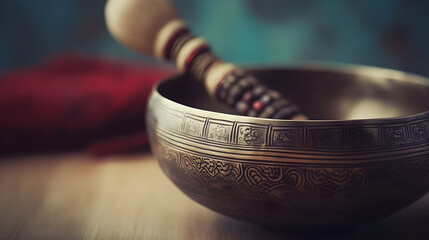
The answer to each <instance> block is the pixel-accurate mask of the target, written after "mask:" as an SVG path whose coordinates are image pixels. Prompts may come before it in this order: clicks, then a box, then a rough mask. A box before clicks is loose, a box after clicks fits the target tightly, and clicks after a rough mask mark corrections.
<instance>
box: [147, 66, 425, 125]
mask: <svg viewBox="0 0 429 240" xmlns="http://www.w3.org/2000/svg"><path fill="white" fill-rule="evenodd" d="M242 68H244V69H246V70H249V71H270V70H304V71H319V72H320V71H324V72H331V73H345V74H354V75H359V76H368V77H371V78H374V79H377V80H376V81H378V80H382V79H393V80H394V81H401V82H409V83H413V84H421V85H424V86H425V87H429V78H426V77H424V76H421V75H417V74H413V73H408V72H403V71H399V70H393V69H388V68H382V67H374V66H367V65H359V64H347V63H329V62H302V63H297V64H288V65H270V66H261V65H258V66H242ZM181 76H185V74H178V75H173V76H170V77H167V78H165V79H163V80H162V81H160V82H157V83H156V84H155V85H154V86H153V88H152V97H151V98H156V99H157V101H161V102H160V103H161V105H163V106H166V105H168V106H169V107H168V108H169V109H175V110H177V109H180V110H181V111H182V112H186V113H191V114H193V115H197V116H208V117H210V118H214V119H228V120H230V121H237V122H251V123H260V124H267V123H271V124H273V123H278V124H280V125H291V126H292V125H293V126H297V125H313V124H314V125H325V124H326V125H332V124H335V125H341V124H345V125H354V124H358V125H360V124H380V123H389V122H403V121H410V120H413V119H422V118H425V117H429V110H427V111H424V112H420V113H416V114H411V115H405V116H397V117H382V118H362V119H342V120H341V119H329V120H328V119H323V120H318V119H308V120H290V119H272V118H260V117H250V116H243V115H237V114H230V113H223V112H216V111H210V110H205V109H199V108H196V107H191V106H187V105H185V104H182V103H179V102H176V101H173V100H172V99H169V98H168V97H166V96H164V95H163V94H161V93H160V91H159V87H160V86H161V85H162V84H165V83H167V82H170V81H173V80H174V79H176V78H178V77H181ZM172 106H173V108H171V107H172ZM426 115H427V116H426Z"/></svg>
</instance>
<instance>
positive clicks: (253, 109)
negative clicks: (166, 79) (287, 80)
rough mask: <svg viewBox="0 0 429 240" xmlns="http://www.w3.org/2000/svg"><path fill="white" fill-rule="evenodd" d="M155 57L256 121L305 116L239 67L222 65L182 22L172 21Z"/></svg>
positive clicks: (162, 34) (159, 38) (160, 38)
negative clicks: (186, 73) (201, 84)
mask: <svg viewBox="0 0 429 240" xmlns="http://www.w3.org/2000/svg"><path fill="white" fill-rule="evenodd" d="M154 52H155V55H156V56H157V57H158V58H160V59H164V60H169V61H172V62H175V63H176V66H177V68H178V69H179V71H181V72H188V73H190V74H191V76H193V77H194V78H195V79H197V80H198V81H201V82H203V83H204V84H205V86H206V89H207V91H208V93H209V94H210V95H211V96H212V97H214V98H216V99H218V100H220V101H221V102H224V103H226V104H227V105H229V106H230V107H232V108H234V109H235V110H236V112H237V113H240V114H242V115H247V116H252V117H263V118H277V119H299V118H301V117H302V116H303V115H302V114H301V113H300V110H299V109H298V108H297V107H296V106H295V105H293V104H291V103H289V102H288V101H287V100H285V99H284V98H283V97H282V96H281V94H280V93H279V92H277V91H274V90H270V89H269V88H267V87H266V86H264V85H263V84H262V83H260V82H259V81H257V80H256V79H255V78H254V77H253V76H251V75H249V74H247V73H245V72H244V71H243V70H241V69H240V68H238V67H236V66H235V65H232V64H228V63H224V62H222V61H221V60H220V59H219V58H218V57H217V56H216V55H215V54H214V53H213V52H212V51H211V50H210V47H209V46H208V45H207V43H206V41H205V40H204V39H203V38H196V37H194V36H193V35H192V34H191V33H190V31H189V30H188V28H187V27H186V24H185V23H184V22H183V21H181V20H172V21H171V22H169V23H167V24H166V25H165V26H164V27H163V28H162V29H161V31H160V32H159V34H158V36H157V39H156V43H155V46H154Z"/></svg>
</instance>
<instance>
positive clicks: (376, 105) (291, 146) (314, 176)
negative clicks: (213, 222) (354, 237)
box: [147, 65, 429, 228]
mask: <svg viewBox="0 0 429 240" xmlns="http://www.w3.org/2000/svg"><path fill="white" fill-rule="evenodd" d="M249 71H250V72H251V73H252V74H254V75H255V76H256V77H257V78H259V79H261V80H262V81H264V82H265V83H266V84H267V85H268V86H270V87H272V88H274V89H277V90H279V91H280V92H282V93H284V95H285V96H287V97H288V99H290V101H292V102H294V103H295V104H296V105H298V106H300V107H301V109H302V111H303V112H304V113H305V114H307V116H309V117H310V119H314V120H305V121H292V120H277V119H264V118H254V117H247V116H239V115H234V114H233V112H231V110H230V109H228V108H225V107H223V106H222V105H220V104H218V103H217V102H215V101H214V100H211V99H210V98H209V97H208V96H207V95H206V93H205V90H204V88H203V86H201V85H199V83H196V82H195V81H193V80H192V79H190V77H188V76H186V75H182V76H177V77H174V78H171V79H169V80H166V81H163V82H162V83H160V84H159V85H158V86H156V87H155V88H154V90H153V92H152V95H151V98H150V102H149V107H148V112H147V129H148V132H149V137H150V143H151V148H152V151H153V154H154V155H155V156H156V158H157V159H158V161H159V164H160V166H161V168H162V169H163V171H164V172H165V174H166V175H167V176H168V177H169V178H170V179H171V180H172V181H173V182H174V184H175V185H177V187H179V188H180V189H181V190H182V191H183V192H184V193H185V194H186V195H188V196H189V197H190V198H192V199H194V200H195V201H196V202H198V203H200V204H202V205H204V206H206V207H207V208H209V209H212V210H214V211H216V212H219V213H222V214H224V215H227V216H230V217H233V218H236V219H240V220H243V221H248V222H253V223H257V224H262V225H267V226H272V227H286V228H328V227H340V226H346V225H355V224H359V223H364V222H368V221H373V220H377V219H380V218H382V217H385V216H387V215H389V214H392V213H394V212H396V211H398V210H400V209H402V208H404V207H406V206H408V205H410V204H411V203H413V202H415V201H417V200H418V199H419V198H420V197H422V196H423V195H425V194H426V192H427V191H428V188H429V111H428V110H429V81H428V80H427V79H426V78H423V77H419V76H415V75H411V74H406V73H403V72H399V71H394V70H387V69H381V68H373V67H364V66H341V65H340V66H323V65H302V66H295V67H282V68H260V69H249Z"/></svg>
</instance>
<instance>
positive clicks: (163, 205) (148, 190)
mask: <svg viewBox="0 0 429 240" xmlns="http://www.w3.org/2000/svg"><path fill="white" fill-rule="evenodd" d="M319 238H323V239H362V238H365V239H429V195H426V196H425V197H424V198H423V199H421V200H420V201H418V202H416V203H415V204H414V205H412V206H410V207H408V208H406V209H404V210H402V211H400V212H398V213H396V214H394V215H392V216H390V217H388V218H385V219H383V220H381V221H378V222H375V223H371V224H365V225H361V226H358V227H356V228H354V229H348V230H343V231H338V230H337V231H327V232H312V233H309V232H301V233H296V232H295V233H291V232H282V231H278V230H270V229H266V228H262V227H259V226H256V225H253V224H248V223H244V222H240V221H237V220H233V219H230V218H228V217H225V216H222V215H220V214H217V213H215V212H212V211H211V210H208V209H206V208H205V207H203V206H200V205H199V204H197V203H195V202H193V201H192V200H191V199H189V198H188V197H186V196H185V195H184V194H183V193H181V192H180V191H179V190H178V188H176V187H175V186H174V185H173V184H172V183H171V182H170V180H169V179H168V178H167V177H166V176H165V175H164V174H163V173H162V171H161V169H160V168H159V166H158V164H157V162H156V160H155V159H154V158H153V157H152V156H151V155H150V153H147V154H143V155H138V156H132V157H109V158H103V159H96V158H92V157H90V156H87V155H85V154H81V153H69V154H57V155H41V156H24V157H8V158H5V157H3V158H1V159H0V239H319Z"/></svg>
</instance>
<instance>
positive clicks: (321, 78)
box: [158, 66, 429, 120]
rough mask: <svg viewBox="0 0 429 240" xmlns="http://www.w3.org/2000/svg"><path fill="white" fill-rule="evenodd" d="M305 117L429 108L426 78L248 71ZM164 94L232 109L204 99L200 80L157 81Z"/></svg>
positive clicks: (367, 71)
mask: <svg viewBox="0 0 429 240" xmlns="http://www.w3.org/2000/svg"><path fill="white" fill-rule="evenodd" d="M250 72H251V73H252V74H253V75H255V76H256V77H257V78H258V79H260V80H261V81H263V82H264V83H265V84H266V85H268V86H269V87H272V88H274V89H277V90H279V91H280V92H281V93H283V94H284V95H285V96H286V97H287V98H288V99H289V100H290V101H291V102H293V103H295V104H296V105H298V106H299V107H301V109H302V110H303V112H304V113H306V114H307V115H308V116H309V117H310V119H320V120H350V119H370V118H388V117H400V116H408V115H413V114H418V113H422V112H425V111H428V110H429V82H428V81H427V80H426V79H425V78H423V77H419V76H415V75H411V74H405V73H402V72H399V71H393V70H387V69H380V68H372V67H342V68H334V67H320V66H318V67H314V66H313V67H291V68H273V69H266V68H264V69H251V70H250ZM158 90H159V93H160V94H161V95H163V96H164V97H166V98H168V99H170V100H173V101H175V102H178V103H180V104H184V105H187V106H190V107H195V108H199V109H204V110H210V111H216V112H221V113H233V111H232V110H231V109H229V108H228V107H225V106H224V105H222V104H219V103H218V102H216V101H214V100H212V99H210V97H209V96H208V95H207V94H206V91H205V90H204V86H203V85H202V84H199V83H197V82H196V81H193V80H192V79H190V77H188V76H186V75H185V76H181V77H178V78H174V79H172V80H170V81H167V82H163V83H161V84H160V85H159V88H158Z"/></svg>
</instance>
